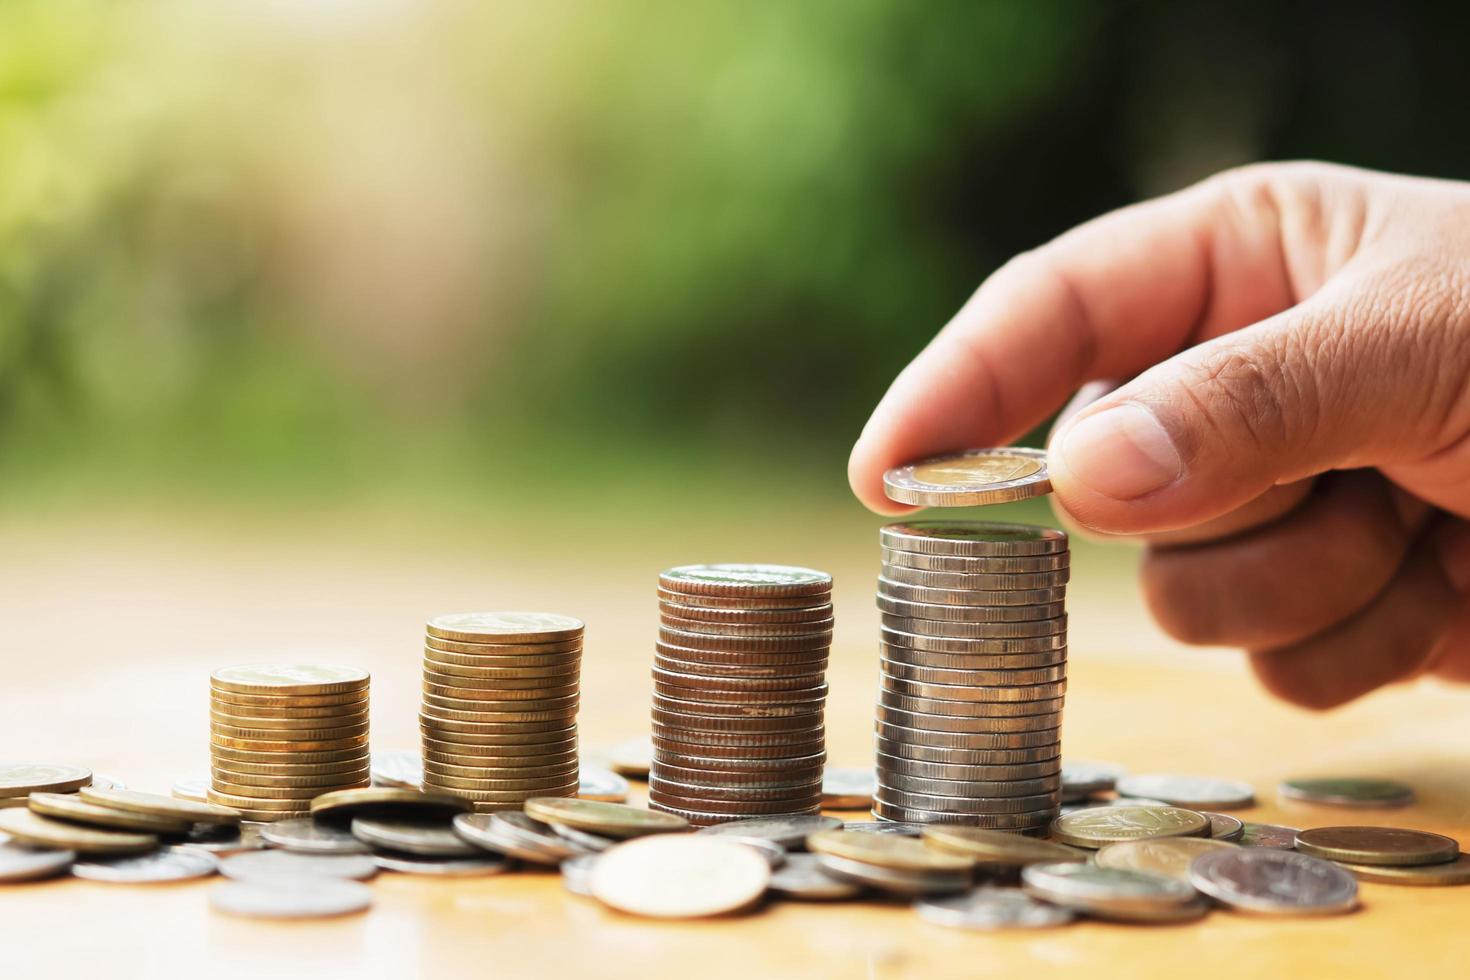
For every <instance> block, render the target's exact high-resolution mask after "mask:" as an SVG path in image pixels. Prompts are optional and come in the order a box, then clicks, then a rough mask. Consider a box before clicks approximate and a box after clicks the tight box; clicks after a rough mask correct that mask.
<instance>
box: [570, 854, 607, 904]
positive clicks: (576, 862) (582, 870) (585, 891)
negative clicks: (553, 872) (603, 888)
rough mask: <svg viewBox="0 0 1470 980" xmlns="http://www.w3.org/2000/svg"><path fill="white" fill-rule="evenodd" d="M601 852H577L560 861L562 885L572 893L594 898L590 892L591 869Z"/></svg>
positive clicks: (595, 865) (599, 858)
mask: <svg viewBox="0 0 1470 980" xmlns="http://www.w3.org/2000/svg"><path fill="white" fill-rule="evenodd" d="M601 858H602V855H601V854H579V855H578V856H576V857H574V858H568V859H567V860H565V861H563V862H562V863H561V883H562V887H563V888H565V889H566V890H567V891H569V892H571V893H572V894H573V895H581V896H582V897H583V898H595V897H596V896H595V895H593V894H592V869H593V868H595V867H597V862H598V861H599V860H601Z"/></svg>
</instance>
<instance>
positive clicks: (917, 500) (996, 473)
mask: <svg viewBox="0 0 1470 980" xmlns="http://www.w3.org/2000/svg"><path fill="white" fill-rule="evenodd" d="M883 492H884V493H886V494H887V495H888V498H889V499H890V500H896V501H898V502H899V503H904V504H917V505H919V506H922V507H969V506H972V505H976V504H1002V503H1007V502H1009V501H1012V500H1025V499H1026V498H1028V497H1039V496H1042V495H1043V494H1047V493H1050V492H1051V479H1050V477H1049V475H1048V473H1047V467H1046V451H1045V450H1041V449H1024V448H1021V447H1018V446H1007V447H1003V448H1000V449H969V450H966V451H964V452H958V453H948V454H945V455H942V456H933V457H930V458H929V459H924V460H920V461H919V462H917V463H909V464H907V465H904V466H897V467H894V468H893V469H891V470H889V471H888V472H886V473H884V474H883Z"/></svg>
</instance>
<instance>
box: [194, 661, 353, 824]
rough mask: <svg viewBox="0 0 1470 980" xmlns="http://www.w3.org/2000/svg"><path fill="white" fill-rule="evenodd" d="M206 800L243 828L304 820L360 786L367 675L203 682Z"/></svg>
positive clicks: (275, 669)
mask: <svg viewBox="0 0 1470 980" xmlns="http://www.w3.org/2000/svg"><path fill="white" fill-rule="evenodd" d="M209 686H210V692H209V693H210V705H209V732H210V738H209V753H210V759H211V765H212V771H211V773H210V780H209V793H208V800H209V802H210V803H216V804H219V805H220V806H228V807H234V808H235V809H236V810H239V811H240V812H241V813H242V814H244V816H245V819H247V820H290V819H294V818H297V817H305V816H308V815H309V814H310V810H311V801H312V798H313V797H316V796H320V795H321V794H322V793H330V792H332V791H334V790H339V789H351V788H353V787H357V786H366V785H368V778H369V762H368V674H367V671H364V670H359V669H357V668H356V667H342V666H337V665H334V664H303V665H275V664H258V665H251V666H243V667H226V668H224V669H223V670H217V671H215V672H214V674H213V675H211V676H210V679H209Z"/></svg>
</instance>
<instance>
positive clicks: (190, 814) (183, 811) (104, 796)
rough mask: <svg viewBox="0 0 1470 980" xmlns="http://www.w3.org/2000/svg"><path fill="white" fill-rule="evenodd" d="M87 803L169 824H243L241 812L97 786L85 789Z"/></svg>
mask: <svg viewBox="0 0 1470 980" xmlns="http://www.w3.org/2000/svg"><path fill="white" fill-rule="evenodd" d="M77 795H78V796H80V797H81V798H82V800H84V801H85V802H87V803H92V804H95V805H97V806H105V807H111V808H112V809H114V810H126V811H128V812H130V813H142V814H145V815H147V816H151V817H161V818H164V819H167V820H176V821H177V820H183V821H187V822H188V823H203V824H222V825H238V824H239V823H240V811H239V810H232V809H230V808H229V807H224V806H214V805H213V804H211V803H194V802H191V801H188V800H181V799H176V798H173V797H169V796H159V795H158V794H156V793H139V792H137V791H136V790H130V789H99V788H97V787H95V786H83V787H82V789H81V791H80V792H79V793H78V794H77Z"/></svg>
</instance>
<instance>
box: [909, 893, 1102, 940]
mask: <svg viewBox="0 0 1470 980" xmlns="http://www.w3.org/2000/svg"><path fill="white" fill-rule="evenodd" d="M914 908H915V910H917V911H918V913H919V917H920V918H921V919H924V920H925V921H928V922H933V923H934V924H936V925H941V926H949V927H951V928H954V929H979V930H985V931H989V930H993V929H1046V928H1050V927H1053V926H1061V925H1066V924H1067V923H1068V922H1071V921H1072V919H1073V918H1075V915H1074V913H1073V912H1072V910H1071V909H1066V908H1062V907H1061V906H1060V905H1052V904H1050V903H1048V902H1038V901H1037V900H1036V899H1034V898H1032V897H1031V896H1030V895H1027V894H1026V893H1025V892H1023V891H1021V890H1020V889H1019V888H997V887H994V886H986V887H983V888H977V889H975V890H974V891H971V892H966V893H964V894H963V895H950V896H946V897H944V898H925V899H920V900H919V901H917V902H915V903H914Z"/></svg>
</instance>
